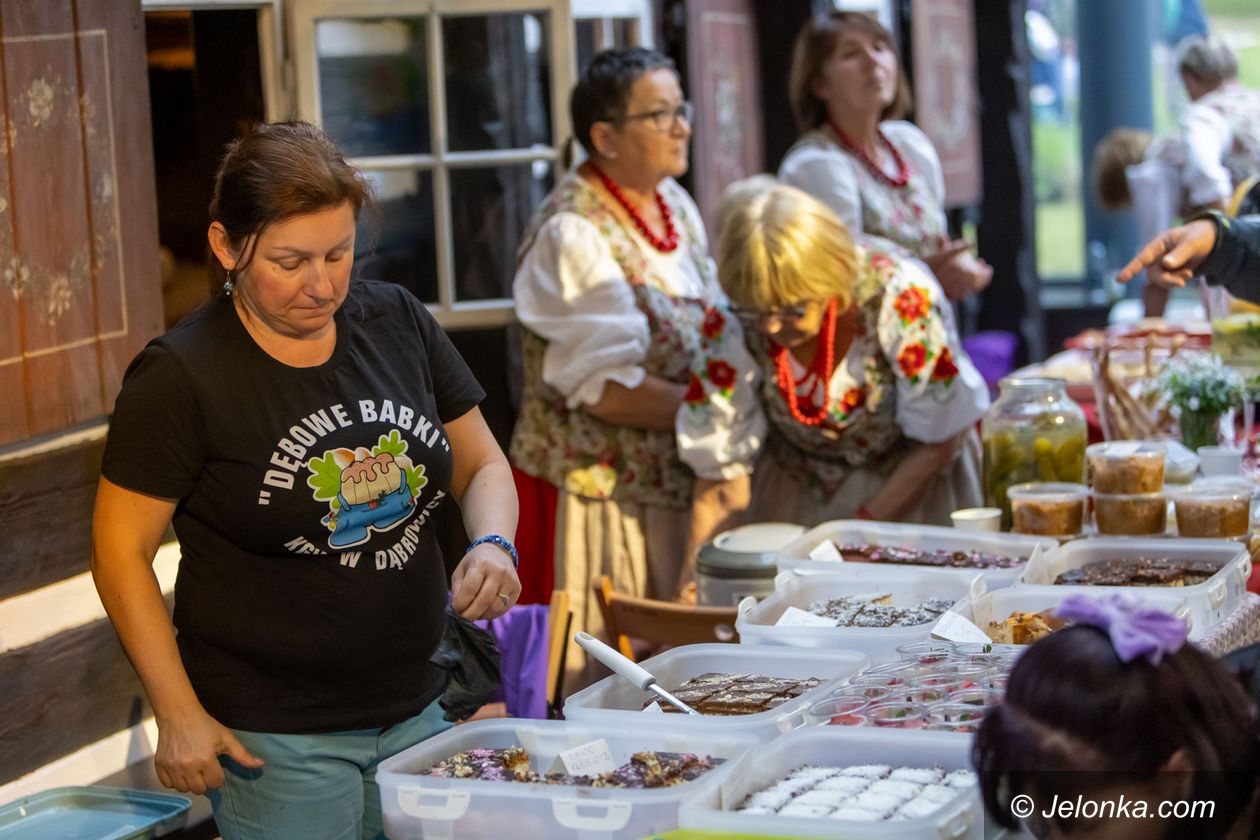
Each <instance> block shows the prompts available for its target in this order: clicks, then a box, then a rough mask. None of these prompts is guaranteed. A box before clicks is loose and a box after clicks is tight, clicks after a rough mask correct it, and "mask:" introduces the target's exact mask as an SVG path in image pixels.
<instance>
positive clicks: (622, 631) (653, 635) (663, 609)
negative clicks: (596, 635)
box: [594, 575, 739, 659]
mask: <svg viewBox="0 0 1260 840" xmlns="http://www.w3.org/2000/svg"><path fill="white" fill-rule="evenodd" d="M594 589H595V600H596V602H597V603H598V604H599V611H600V612H601V613H603V616H604V628H605V631H606V632H607V634H608V639H609V640H610V642H611V643H612V644H613V646H614V647H616V648H617V649H618V650H619V651H621V654H622V655H623V656H625V657H628V658H630V659H635V658H636V657H635V652H634V648H633V647H632V646H631V644H630V640H631V639H642V640H644V641H647V642H654V643H656V644H655V645H654V646H655V647H659V646H661V645H667V646H671V647H672V646H676V645H691V644H699V643H702V642H736V641H739V637H738V635H737V634H736V633H735V615H736V611H735V608H734V607H695V606H691V605H689V604H678V603H674V602H673V601H656V600H653V599H651V598H635V597H634V596H631V595H625V594H622V593H620V592H614V591H613V585H612V579H611V578H609V577H608V576H607V575H604V576H603V577H601V578H600V579H599V580H598V581H596V582H595V584H594Z"/></svg>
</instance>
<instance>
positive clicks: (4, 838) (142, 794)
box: [0, 786, 192, 840]
mask: <svg viewBox="0 0 1260 840" xmlns="http://www.w3.org/2000/svg"><path fill="white" fill-rule="evenodd" d="M191 804H192V800H190V799H189V798H188V797H186V796H177V795H175V794H170V793H149V792H148V791H141V790H124V789H121V788H108V787H95V786H88V787H61V788H53V789H51V790H46V791H42V792H40V793H36V794H32V795H31V796H27V797H25V798H23V799H18V800H15V801H13V802H9V803H7V804H5V805H0V840H133V838H148V837H158V836H160V835H161V834H168V833H170V832H172V831H177V830H178V829H181V828H183V827H184V823H185V822H186V821H187V819H188V808H189V806H190V805H191Z"/></svg>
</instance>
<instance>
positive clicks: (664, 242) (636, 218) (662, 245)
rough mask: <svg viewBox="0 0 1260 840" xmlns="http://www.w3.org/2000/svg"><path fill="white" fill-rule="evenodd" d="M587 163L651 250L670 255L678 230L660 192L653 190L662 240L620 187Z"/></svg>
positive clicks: (602, 172)
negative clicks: (662, 224) (662, 231)
mask: <svg viewBox="0 0 1260 840" xmlns="http://www.w3.org/2000/svg"><path fill="white" fill-rule="evenodd" d="M587 163H588V164H590V167H591V171H593V172H594V173H595V174H596V175H598V176H599V180H600V181H601V182H602V183H603V185H604V189H606V190H608V192H609V193H611V194H612V197H613V198H615V199H617V203H618V204H620V205H621V206H622V207H624V208H625V210H626V212H627V213H629V214H630V220H631V221H632V222H634V226H635V227H637V228H638V229H639V233H641V234H643V238H644V239H646V240H647V241H648V243H649V244H650V245H651V246H652V247H653V248H655V249H656V250H658V251H660V252H661V253H662V254H669V253H672V252H673V251H675V250H676V249H677V248H678V228H677V227H675V226H674V211H672V210H670V209H669V205H668V204H666V203H665V199H664V197H662V196H661V191H660V190H655V191H654V194H655V196H656V206H657V207H659V208H660V210H661V218H662V219H664V220H665V236H664V237H663V238H662V237H660V236H657V235H656V233H655V232H654V231H653V230H652V229H651V228H650V227H648V225H647V222H646V221H644V220H643V215H642V214H641V213H640V212H639V208H637V207H635V206H633V205H631V204H630V202H629V201H627V200H626V196H625V194H624V193H622V191H621V187H619V186H617V182H616V181H614V180H613V179H612V178H609V177H608V175H607V174H606V173H605V172H604V170H602V169H600V168H599V167H598V166H596V165H595V162H594V161H590V160H588V161H587Z"/></svg>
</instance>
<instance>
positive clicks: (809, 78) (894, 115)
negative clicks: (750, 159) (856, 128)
mask: <svg viewBox="0 0 1260 840" xmlns="http://www.w3.org/2000/svg"><path fill="white" fill-rule="evenodd" d="M846 29H856V30H858V31H859V32H864V33H866V34H867V35H869V36H871V37H872V38H874V39H876V40H877V41H882V42H884V43H885V44H887V45H888V48H889V49H890V50H893V51H896V49H897V45H896V44H895V43H894V42H893V38H892V35H891V34H890V33H889V31H888V30H887V29H885V28H884V26H883V24H881V23H880V22H879V21H878V20H876V19H875V18H874V17H872V16H871V15H868V14H866V13H865V12H828V13H826V14H823V15H815V16H814V17H813V18H811V19H810V20H809V21H808V22H807V23H806V24H805V26H804V27H803V28H802V29H801V31H800V33H799V34H797V36H796V43H795V44H794V45H793V47H792V70H791V74H790V75H789V77H788V98H789V99H790V100H791V103H792V113H793V115H794V116H795V117H796V127H797V129H798V130H799V131H801V132H802V133H804V132H806V131H810V130H812V129H815V128H817V127H818V126H820V125H822V124H823V123H824V122H826V121H827V106H826V104H825V103H824V102H823V101H822V100H821V99H819V98H818V97H817V96H815V95H814V91H813V90H812V88H813V85H814V79H816V78H817V77H818V73H819V72H820V71H821V70H822V66H823V65H824V64H826V63H827V60H828V59H829V58H831V55H832V53H834V52H835V51H836V43H837V42H838V41H839V40H840V35H841V33H843V32H844V30H846ZM910 107H911V98H910V85H909V84H908V83H907V82H906V74H905V71H904V70H902V68H901V58H900V56H898V59H897V92H896V94H894V95H893V101H892V102H890V103H888V106H887V107H886V108H884V110H883V112H882V113H880V115H879V118H880V119H881V120H896V119H901V118H902V117H904V116H905V115H906V114H908V113H909V112H910Z"/></svg>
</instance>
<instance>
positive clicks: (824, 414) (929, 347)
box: [678, 185, 989, 525]
mask: <svg viewBox="0 0 1260 840" xmlns="http://www.w3.org/2000/svg"><path fill="white" fill-rule="evenodd" d="M728 195H729V196H730V200H729V201H728V202H727V204H728V206H727V207H726V208H725V209H726V213H725V217H724V225H723V228H722V231H721V244H720V249H719V258H718V276H719V279H720V280H721V283H722V287H723V289H724V290H725V292H726V294H727V295H728V296H729V297H730V300H731V303H732V304H733V311H734V312H735V313H736V314H737V316H738V317H739V318H740V320H741V321H743V322H744V324H745V330H744V331H743V332H744V333H745V334H746V336H747V350H748V351H750V354H751V357H752V359H753V367H752V369H751V370H746V369H743V367H744V366H746V363H745V362H741V359H743V358H747V355H746V354H745V353H744V352H743V347H742V345H741V342H742V340H743V339H742V338H741V336H740V331H738V330H736V331H727V330H710V331H709V332H708V333H707V334H706V338H707V339H708V342H709V343H708V345H707V347H706V350H707V353H706V354H705V361H704V364H703V365H700V366H697V369H696V370H695V373H694V375H693V377H692V380H691V384H690V387H689V389H688V393H687V397H686V401H685V404H684V406H683V407H682V409H681V410H680V411H679V414H678V438H679V445H680V448H681V451H682V455H683V459H684V460H685V461H686V462H687V463H688V464H690V465H691V467H692V468H693V469H694V470H695V471H696V473H697V475H698V476H700V478H701V479H703V480H705V481H707V482H709V483H710V485H711V487H712V488H719V487H723V486H731V485H739V484H742V483H747V482H748V480H749V478H748V477H749V473H750V472H751V470H752V466H753V463H754V462H755V463H756V472H755V476H754V477H753V479H752V493H751V504H750V508H749V518H750V519H775V520H782V521H794V522H799V523H801V524H804V525H813V524H816V523H818V522H822V521H825V520H828V519H837V518H853V517H862V518H869V519H881V520H896V521H906V522H921V523H933V524H946V523H948V521H949V513H950V511H951V510H955V509H957V508H960V507H969V506H972V505H976V504H979V503H980V500H981V484H980V448H979V441H978V440H977V436H976V433H975V429H974V427H975V423H976V421H977V420H979V419H980V417H981V416H982V415H983V414H984V411H985V409H986V408H987V407H988V405H989V397H988V390H987V388H986V387H985V384H984V380H983V379H982V378H981V376H980V374H979V372H977V371H976V369H975V367H974V366H973V365H972V364H971V361H970V359H968V358H967V356H966V354H965V353H964V352H963V350H962V348H961V346H960V343H959V339H958V333H957V330H956V328H955V325H954V322H953V313H952V310H951V308H950V307H949V306H948V304H947V302H946V299H945V295H944V293H943V292H942V290H941V287H940V285H939V284H938V283H937V282H936V281H935V280H934V279H933V278H932V277H931V276H930V275H929V274H928V273H926V272H925V271H923V269H922V268H921V267H919V266H918V264H917V263H915V262H913V261H910V260H905V259H902V258H899V257H896V256H893V255H891V254H888V253H884V252H882V251H878V250H875V249H873V248H871V247H869V246H856V245H854V243H853V240H852V238H851V237H850V235H849V232H848V230H847V229H846V228H845V226H844V224H843V223H842V222H841V221H840V220H839V219H838V218H837V217H836V215H835V214H834V213H832V212H831V211H830V210H829V209H828V208H827V207H825V206H824V205H823V204H822V203H820V202H819V201H817V200H816V199H814V198H812V197H811V196H809V195H807V194H806V193H804V192H802V191H800V190H798V189H795V188H793V187H789V186H785V185H778V186H774V187H770V188H768V189H763V190H757V189H755V188H754V189H750V188H748V187H747V186H746V185H735V186H734V187H733V188H732V189H731V190H730V192H729V193H728ZM766 421H768V431H765V432H764V433H763V431H762V430H763V429H765V428H766V425H767V423H766ZM728 495H729V496H731V497H735V498H737V497H738V496H739V494H738V493H736V492H728ZM700 510H702V511H703V510H704V509H703V508H701V509H700ZM704 515H712V512H711V511H708V512H707V513H705V514H704Z"/></svg>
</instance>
